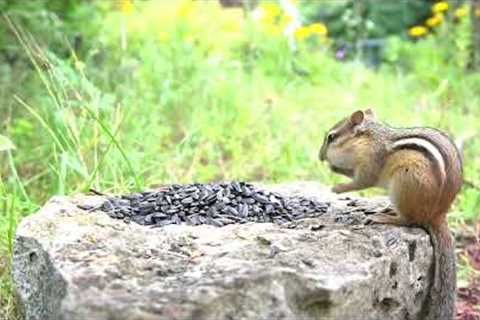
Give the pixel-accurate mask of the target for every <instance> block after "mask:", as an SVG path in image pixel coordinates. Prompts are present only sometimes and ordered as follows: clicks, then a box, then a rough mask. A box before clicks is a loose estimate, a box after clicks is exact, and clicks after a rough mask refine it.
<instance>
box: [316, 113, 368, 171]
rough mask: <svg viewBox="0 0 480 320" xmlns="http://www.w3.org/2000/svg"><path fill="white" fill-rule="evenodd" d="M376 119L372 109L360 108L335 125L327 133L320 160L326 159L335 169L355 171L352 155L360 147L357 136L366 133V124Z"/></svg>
mask: <svg viewBox="0 0 480 320" xmlns="http://www.w3.org/2000/svg"><path fill="white" fill-rule="evenodd" d="M374 119H375V115H374V114H373V111H372V110H370V109H367V110H365V111H362V110H358V111H355V112H354V113H352V115H351V116H349V117H347V118H345V119H343V120H341V121H340V122H338V123H337V124H336V125H334V126H333V127H332V128H331V129H330V130H329V131H328V132H327V133H326V135H325V138H324V140H323V144H322V148H321V149H320V154H319V158H320V160H321V161H324V160H326V161H327V162H328V163H329V164H330V166H331V168H332V170H333V171H339V170H343V171H353V166H354V163H353V162H352V161H353V157H352V155H355V153H356V152H357V149H358V147H359V145H358V144H357V142H358V139H356V138H357V137H358V136H359V135H361V134H362V133H364V131H365V125H366V124H367V123H368V122H369V121H373V120H374ZM341 173H345V172H341Z"/></svg>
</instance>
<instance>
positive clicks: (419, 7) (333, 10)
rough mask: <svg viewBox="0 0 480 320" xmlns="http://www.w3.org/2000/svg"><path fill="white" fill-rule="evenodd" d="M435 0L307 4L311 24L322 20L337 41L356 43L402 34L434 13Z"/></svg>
mask: <svg viewBox="0 0 480 320" xmlns="http://www.w3.org/2000/svg"><path fill="white" fill-rule="evenodd" d="M432 3H433V1H428V0H425V1H418V0H402V1H380V2H379V1H376V0H338V1H329V0H320V1H305V6H304V7H303V10H302V11H303V12H304V15H305V17H306V19H307V20H308V21H323V22H324V23H326V24H327V25H328V27H329V30H330V35H331V36H332V37H334V38H338V39H342V40H343V41H346V42H354V41H357V40H359V39H365V38H383V37H387V36H391V35H402V34H405V31H406V30H407V29H408V28H409V27H411V26H412V25H414V24H416V23H417V22H419V21H423V20H425V19H426V18H427V17H428V16H429V15H430V13H431V5H432Z"/></svg>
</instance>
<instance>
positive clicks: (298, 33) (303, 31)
mask: <svg viewBox="0 0 480 320" xmlns="http://www.w3.org/2000/svg"><path fill="white" fill-rule="evenodd" d="M311 34H312V30H311V29H310V28H309V27H300V28H298V29H297V30H295V33H294V35H295V38H297V39H298V40H304V39H305V38H308V37H309V36H310V35H311Z"/></svg>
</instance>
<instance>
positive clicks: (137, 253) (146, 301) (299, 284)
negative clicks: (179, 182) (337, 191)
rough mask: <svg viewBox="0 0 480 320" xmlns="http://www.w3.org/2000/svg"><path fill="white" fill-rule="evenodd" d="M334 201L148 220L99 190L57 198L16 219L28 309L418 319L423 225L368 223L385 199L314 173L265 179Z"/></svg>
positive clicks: (424, 281) (77, 317) (74, 319)
mask: <svg viewBox="0 0 480 320" xmlns="http://www.w3.org/2000/svg"><path fill="white" fill-rule="evenodd" d="M269 189H270V190H274V191H276V192H279V193H280V194H288V195H293V194H296V195H303V196H306V197H312V198H315V199H316V200H319V201H325V202H329V203H330V206H329V209H328V212H327V213H325V214H324V215H323V216H321V217H319V218H308V219H303V220H300V221H295V222H291V223H287V224H284V225H277V224H272V223H247V224H241V225H240V224H231V225H227V226H225V227H221V228H219V227H215V226H211V225H199V226H187V225H167V226H164V227H161V228H159V227H156V228H151V227H147V226H141V225H138V224H136V223H130V224H127V223H125V222H124V221H123V220H117V219H112V218H110V217H109V216H108V215H107V214H105V213H104V212H100V211H98V210H97V211H95V210H93V211H88V210H82V209H79V207H78V205H80V206H81V207H82V208H95V207H98V206H99V205H100V204H102V202H103V201H104V198H103V197H100V196H84V195H79V196H75V197H71V198H68V197H55V198H53V199H51V200H50V201H49V202H48V203H47V204H46V205H45V206H44V207H43V208H42V209H41V210H40V211H39V212H38V213H37V214H34V215H31V216H30V217H28V218H25V219H24V220H23V221H22V223H21V224H20V226H19V227H18V230H17V234H16V240H15V247H14V255H13V279H14V284H15V287H16V291H17V296H18V300H19V302H20V305H21V306H22V308H23V312H24V315H25V318H26V319H29V320H30V319H35V320H44V319H55V320H56V319H68V320H84V319H96V320H102V319H106V320H107V319H108V320H112V319H118V320H120V319H122V320H127V319H128V320H134V319H138V320H140V319H142V320H148V319H178V320H180V319H182V320H183V319H199V320H202V319H362V320H367V319H399V320H400V319H402V320H404V319H412V320H413V319H422V316H421V313H422V306H423V303H424V301H425V298H426V296H427V293H428V289H429V286H430V272H431V264H432V248H431V245H430V240H429V237H428V235H427V234H426V233H425V232H424V231H423V230H421V229H417V228H406V227H393V226H383V225H365V224H364V222H365V219H366V218H367V217H368V214H371V213H374V212H378V211H380V210H381V208H382V207H383V206H384V205H385V204H386V202H385V200H384V199H383V198H378V199H377V198H376V199H368V200H367V199H361V198H345V196H343V197H342V196H340V197H337V196H335V195H333V194H331V193H329V192H328V191H326V190H325V189H324V188H322V187H321V186H320V185H318V184H316V183H292V184H287V185H281V186H273V187H270V188H269Z"/></svg>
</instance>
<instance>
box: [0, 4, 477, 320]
mask: <svg viewBox="0 0 480 320" xmlns="http://www.w3.org/2000/svg"><path fill="white" fill-rule="evenodd" d="M0 12H1V13H2V15H1V17H0V31H1V33H0V318H2V319H3V318H5V319H15V304H14V302H13V298H12V288H11V283H10V279H9V268H10V257H11V251H12V241H13V237H14V232H15V228H16V226H17V224H18V222H19V221H20V220H21V218H22V217H23V216H26V215H28V214H30V213H32V212H34V211H35V210H37V209H38V208H39V207H40V206H41V205H42V204H43V203H44V202H45V201H46V200H47V199H48V198H50V197H51V196H52V195H58V194H60V195H62V194H71V193H75V192H86V191H88V189H89V188H94V189H96V190H100V191H106V192H133V191H135V190H142V189H146V188H150V187H152V188H153V187H155V186H158V185H160V184H163V183H192V182H210V181H218V180H248V181H260V180H261V181H265V182H273V183H275V182H284V181H294V180H315V181H319V182H322V183H324V184H327V185H330V184H332V183H334V182H338V181H340V180H342V179H343V178H341V177H339V176H335V175H333V174H332V173H331V172H329V170H328V169H327V168H326V167H325V166H324V165H322V164H321V163H319V161H318V151H319V147H320V145H321V143H322V139H323V135H324V133H325V131H326V130H327V129H329V128H330V127H331V126H332V125H333V124H334V123H336V122H337V121H338V120H339V119H341V118H343V117H345V116H346V115H349V114H350V113H351V112H353V111H355V110H356V109H359V108H366V107H370V108H372V109H374V111H375V112H376V113H377V117H378V118H380V119H381V120H382V121H385V122H387V123H389V124H391V125H393V126H432V127H436V128H440V129H442V130H444V131H446V132H448V133H449V134H451V135H452V136H453V137H454V138H455V141H456V143H457V144H458V145H459V147H460V148H461V150H462V153H463V155H464V163H465V185H464V188H463V190H462V193H461V195H460V196H459V197H458V199H457V201H456V203H455V206H454V208H453V209H452V212H451V214H450V215H449V218H450V222H451V226H452V227H453V228H454V230H455V232H456V234H457V240H460V241H459V242H458V243H459V264H460V268H459V281H460V282H459V287H460V289H459V295H460V297H461V300H460V304H459V305H458V307H459V315H458V316H457V318H458V319H478V318H467V317H468V316H470V315H471V314H475V313H476V312H477V311H476V310H478V303H479V301H480V291H478V289H477V291H475V288H476V286H478V285H479V284H480V280H479V278H480V271H479V270H480V246H479V245H478V237H479V234H480V224H479V216H480V212H479V209H480V192H479V190H480V139H479V128H480V124H479V122H480V73H479V71H480V0H450V1H434V0H402V1H396V0H383V1H377V0H315V1H295V0H278V1H275V0H271V1H262V0H175V1H173V0H172V1H169V0H156V1H153V0H152V1H140V0H138V1H132V0H130V1H129V0H125V1H113V0H112V1H107V0H96V1H95V0H88V1H81V0H36V1H16V0H0ZM363 194H369V195H371V194H377V191H368V192H367V193H363ZM472 297H473V298H472ZM476 308H477V309H476ZM477 316H478V313H477Z"/></svg>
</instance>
